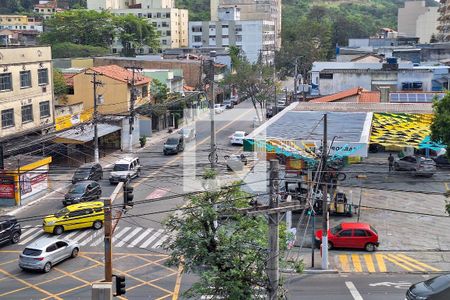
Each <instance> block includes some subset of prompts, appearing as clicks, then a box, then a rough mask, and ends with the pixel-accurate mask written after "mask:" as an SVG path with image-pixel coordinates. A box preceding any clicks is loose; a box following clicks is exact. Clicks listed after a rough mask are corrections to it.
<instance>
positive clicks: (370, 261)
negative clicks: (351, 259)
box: [364, 254, 375, 273]
mask: <svg viewBox="0 0 450 300" xmlns="http://www.w3.org/2000/svg"><path fill="white" fill-rule="evenodd" d="M364 261H365V262H366V266H367V271H369V272H371V273H373V272H375V266H374V264H373V259H372V255H371V254H364Z"/></svg>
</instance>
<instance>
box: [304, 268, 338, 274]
mask: <svg viewBox="0 0 450 300" xmlns="http://www.w3.org/2000/svg"><path fill="white" fill-rule="evenodd" d="M303 274H339V271H338V270H336V269H329V270H320V269H305V270H304V271H303Z"/></svg>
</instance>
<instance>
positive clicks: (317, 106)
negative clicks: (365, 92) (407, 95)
mask: <svg viewBox="0 0 450 300" xmlns="http://www.w3.org/2000/svg"><path fill="white" fill-rule="evenodd" d="M291 105H295V107H294V108H293V109H292V110H293V111H328V112H393V113H417V114H430V113H433V104H432V103H350V102H332V103H311V102H299V103H293V104H291Z"/></svg>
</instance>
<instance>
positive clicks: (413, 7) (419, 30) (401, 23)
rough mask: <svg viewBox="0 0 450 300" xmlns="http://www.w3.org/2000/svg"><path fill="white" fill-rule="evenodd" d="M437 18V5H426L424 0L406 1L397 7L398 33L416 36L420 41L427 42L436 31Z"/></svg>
mask: <svg viewBox="0 0 450 300" xmlns="http://www.w3.org/2000/svg"><path fill="white" fill-rule="evenodd" d="M438 18H439V12H438V7H427V6H426V3H425V1H406V2H405V6H404V7H400V8H399V9H398V19H397V28H398V33H399V34H400V35H406V36H416V37H418V38H419V42H420V43H429V42H430V40H431V37H432V36H433V35H437V33H438V31H437V27H438Z"/></svg>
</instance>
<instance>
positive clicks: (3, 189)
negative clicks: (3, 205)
mask: <svg viewBox="0 0 450 300" xmlns="http://www.w3.org/2000/svg"><path fill="white" fill-rule="evenodd" d="M14 192H15V185H14V177H13V176H0V199H14Z"/></svg>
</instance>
